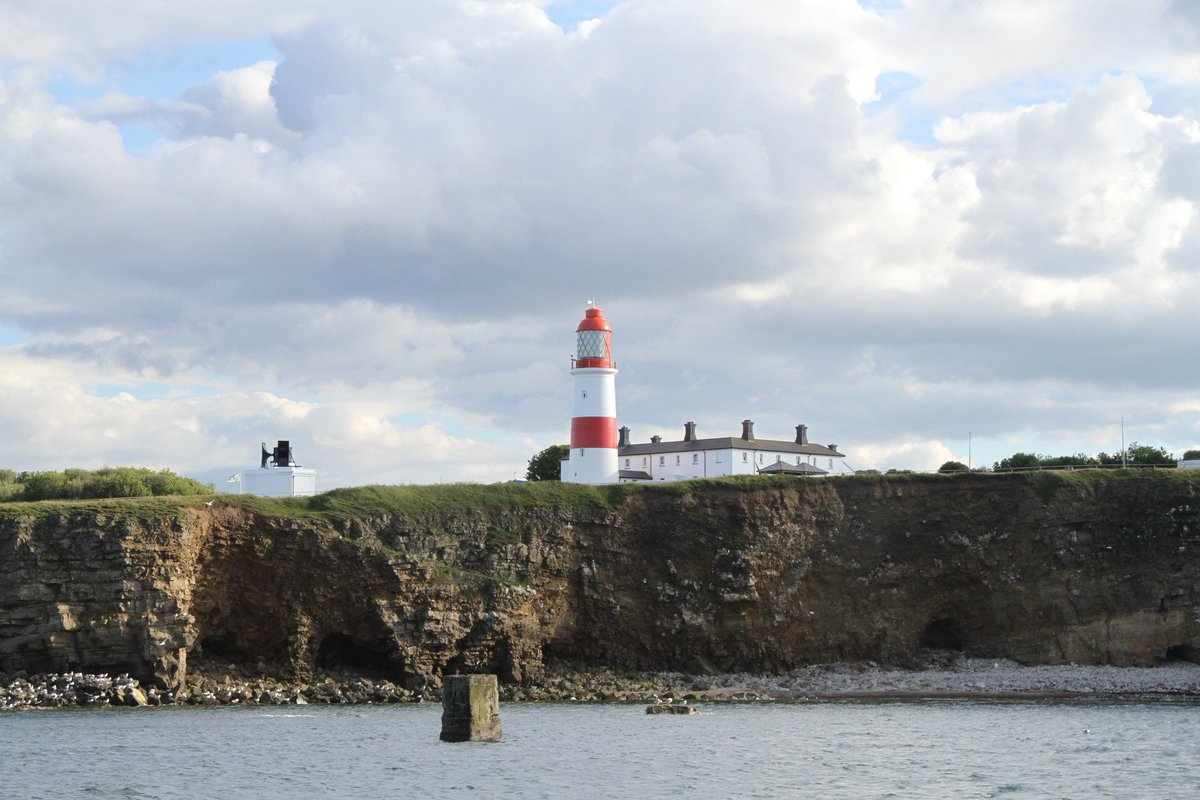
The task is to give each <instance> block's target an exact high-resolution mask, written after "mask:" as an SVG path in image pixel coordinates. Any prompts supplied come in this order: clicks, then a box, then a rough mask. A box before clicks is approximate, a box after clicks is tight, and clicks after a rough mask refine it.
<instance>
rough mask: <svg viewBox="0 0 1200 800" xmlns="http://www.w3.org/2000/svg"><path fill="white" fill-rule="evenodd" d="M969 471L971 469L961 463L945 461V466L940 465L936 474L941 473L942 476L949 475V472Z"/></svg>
mask: <svg viewBox="0 0 1200 800" xmlns="http://www.w3.org/2000/svg"><path fill="white" fill-rule="evenodd" d="M970 471H971V468H970V467H968V466H967V465H966V464H964V463H962V462H961V461H947V462H946V463H945V464H942V465H941V466H940V467H938V472H941V473H943V474H946V473H950V472H970Z"/></svg>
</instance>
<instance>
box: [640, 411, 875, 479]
mask: <svg viewBox="0 0 1200 800" xmlns="http://www.w3.org/2000/svg"><path fill="white" fill-rule="evenodd" d="M845 457H846V456H845V454H843V453H840V452H838V449H837V445H836V444H830V445H821V444H811V443H809V441H808V427H807V426H806V425H797V426H796V438H795V440H793V441H785V440H779V439H756V438H755V437H754V423H753V422H752V421H751V420H748V419H747V420H743V421H742V435H741V436H740V437H738V436H721V437H717V438H713V439H700V438H698V437H697V436H696V423H694V422H687V423H684V428H683V439H682V440H681V441H676V442H664V441H662V439H661V438H660V437H658V436H653V437H651V439H650V441H649V442H647V443H645V444H633V443H632V442H630V440H629V428H626V427H622V428H621V429H620V439H619V441H618V445H617V459H618V465H619V467H620V475H621V482H622V483H631V482H636V481H680V480H687V479H689V478H715V477H719V476H722V475H771V474H783V475H828V474H830V473H833V472H852V470H851V469H850V468H848V467H847V466H845Z"/></svg>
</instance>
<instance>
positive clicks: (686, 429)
mask: <svg viewBox="0 0 1200 800" xmlns="http://www.w3.org/2000/svg"><path fill="white" fill-rule="evenodd" d="M683 440H684V441H685V442H694V441H696V423H694V422H685V423H683Z"/></svg>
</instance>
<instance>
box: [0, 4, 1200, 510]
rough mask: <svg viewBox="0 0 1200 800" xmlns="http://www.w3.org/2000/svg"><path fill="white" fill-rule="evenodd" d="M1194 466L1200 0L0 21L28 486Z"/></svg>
mask: <svg viewBox="0 0 1200 800" xmlns="http://www.w3.org/2000/svg"><path fill="white" fill-rule="evenodd" d="M593 298H594V299H595V301H596V302H597V304H598V305H599V306H601V307H602V308H603V309H604V312H605V315H606V317H607V318H608V319H609V321H610V323H611V324H612V327H613V329H614V351H615V356H616V358H617V361H618V366H619V368H620V373H619V375H618V377H617V403H618V417H619V421H620V423H621V424H623V425H627V426H628V427H629V428H630V429H631V431H632V439H633V441H647V440H648V439H649V437H650V436H651V435H654V434H658V435H662V436H664V438H667V439H678V438H681V436H682V432H683V423H684V422H685V421H689V420H690V421H695V422H696V423H697V428H698V434H699V435H700V436H701V437H707V436H736V435H738V434H739V433H740V431H741V425H740V423H741V420H743V419H752V420H754V421H755V433H756V434H757V435H758V436H759V437H760V438H782V439H790V438H792V437H793V436H794V426H795V425H797V424H800V423H803V424H806V425H807V426H808V430H809V436H810V439H811V440H812V441H816V442H821V443H836V444H837V445H838V447H839V449H840V450H841V451H842V452H844V453H845V454H846V462H847V464H848V465H849V466H850V467H853V468H856V469H865V468H874V469H917V470H932V469H936V468H937V467H938V466H939V465H940V464H942V463H943V462H945V461H947V460H959V461H962V462H964V463H970V464H971V466H988V465H990V464H992V463H993V462H995V461H998V460H1000V459H1002V458H1004V457H1006V456H1008V455H1011V454H1013V453H1016V452H1036V453H1043V454H1048V455H1063V454H1070V453H1080V452H1082V453H1096V452H1099V451H1105V452H1114V451H1117V450H1119V449H1120V447H1121V442H1122V437H1124V440H1125V441H1126V443H1130V442H1139V443H1142V444H1149V445H1153V446H1162V447H1165V448H1166V449H1167V450H1169V451H1172V452H1174V453H1175V454H1176V455H1177V456H1181V455H1182V453H1183V451H1184V450H1187V449H1192V448H1197V447H1200V352H1198V350H1200V343H1198V336H1197V334H1198V333H1200V325H1198V324H1197V312H1198V311H1200V3H1197V2H1195V1H1194V0H1174V1H1172V0H1144V1H1143V2H1138V3H1130V2H1127V0H1088V2H1083V0H1058V1H1057V2H1023V1H1022V0H1003V1H994V0H911V2H904V0H874V1H873V2H867V1H866V0H863V2H858V3H856V2H851V1H850V0H610V1H605V0H591V1H585V0H421V1H420V2H394V0H389V1H387V2H385V1H384V0H363V1H361V2H355V3H341V2H338V3H335V2H326V1H325V0H236V1H235V0H205V1H204V2H194V1H193V0H121V1H119V2H95V3H84V4H80V3H75V2H67V0H42V1H41V2H39V3H36V4H31V3H28V2H25V0H0V467H8V468H11V469H17V470H44V469H63V468H65V467H85V468H97V467H101V466H106V465H107V466H125V465H130V466H142V467H150V468H154V469H171V470H174V471H175V472H178V473H180V474H184V475H189V476H191V477H196V478H199V479H201V480H203V481H205V482H215V483H217V484H219V485H223V483H224V480H225V478H226V477H228V475H230V474H231V473H234V472H236V471H238V470H240V469H243V468H249V467H255V466H257V465H258V453H259V443H260V442H261V441H266V442H268V443H273V442H274V441H275V440H277V439H288V440H290V441H291V442H292V446H293V449H294V451H295V455H296V459H297V461H298V462H299V463H301V464H302V465H304V466H307V467H312V468H314V469H316V470H317V474H318V486H319V488H322V489H325V488H333V487H336V486H352V485H362V484H368V483H433V482H445V481H481V482H492V481H505V480H511V479H512V478H514V477H520V476H521V475H523V473H524V470H525V466H526V463H527V461H528V459H529V458H530V456H531V455H533V454H534V453H536V452H537V451H539V450H541V449H542V448H544V447H546V446H548V445H551V444H556V443H565V442H566V441H567V439H568V435H569V427H570V420H569V416H570V376H569V374H568V370H569V367H570V363H569V359H570V356H571V353H572V350H573V348H574V330H575V327H576V325H577V324H578V322H579V320H580V319H581V318H582V315H583V312H584V310H585V308H586V303H587V301H588V300H589V299H593Z"/></svg>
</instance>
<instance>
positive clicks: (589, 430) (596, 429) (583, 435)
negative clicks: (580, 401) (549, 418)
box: [571, 417, 617, 450]
mask: <svg viewBox="0 0 1200 800" xmlns="http://www.w3.org/2000/svg"><path fill="white" fill-rule="evenodd" d="M616 446H617V421H616V420H615V419H613V418H612V417H575V418H574V419H572V420H571V449H572V450H578V449H580V448H584V447H616Z"/></svg>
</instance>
